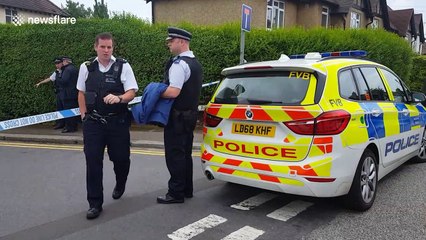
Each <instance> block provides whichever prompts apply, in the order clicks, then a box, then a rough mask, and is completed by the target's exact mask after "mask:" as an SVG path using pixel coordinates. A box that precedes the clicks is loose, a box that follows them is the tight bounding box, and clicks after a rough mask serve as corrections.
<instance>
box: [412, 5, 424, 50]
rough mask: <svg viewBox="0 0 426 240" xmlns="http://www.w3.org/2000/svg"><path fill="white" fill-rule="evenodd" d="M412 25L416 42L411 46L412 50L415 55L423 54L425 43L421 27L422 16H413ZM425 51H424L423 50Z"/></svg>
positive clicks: (422, 27) (419, 14)
mask: <svg viewBox="0 0 426 240" xmlns="http://www.w3.org/2000/svg"><path fill="white" fill-rule="evenodd" d="M414 24H415V26H416V31H417V32H416V35H417V37H416V40H415V42H414V44H413V50H414V51H415V52H416V53H419V54H423V51H424V43H425V32H424V26H423V14H421V13H418V14H414ZM425 50H426V49H425Z"/></svg>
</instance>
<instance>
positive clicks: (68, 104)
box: [61, 99, 79, 131]
mask: <svg viewBox="0 0 426 240" xmlns="http://www.w3.org/2000/svg"><path fill="white" fill-rule="evenodd" d="M61 102H62V106H63V109H72V108H77V107H78V101H77V99H61ZM78 118H79V116H76V117H70V118H65V119H64V120H65V121H64V124H65V128H66V129H68V130H72V131H73V130H77V124H78Z"/></svg>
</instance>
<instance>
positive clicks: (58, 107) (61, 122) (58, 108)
mask: <svg viewBox="0 0 426 240" xmlns="http://www.w3.org/2000/svg"><path fill="white" fill-rule="evenodd" d="M64 109H65V108H64V104H63V102H62V100H61V98H60V96H59V94H58V93H57V94H56V111H62V110H64ZM55 125H58V126H60V127H65V119H58V120H56V123H55Z"/></svg>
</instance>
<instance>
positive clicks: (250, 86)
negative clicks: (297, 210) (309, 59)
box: [214, 72, 316, 106]
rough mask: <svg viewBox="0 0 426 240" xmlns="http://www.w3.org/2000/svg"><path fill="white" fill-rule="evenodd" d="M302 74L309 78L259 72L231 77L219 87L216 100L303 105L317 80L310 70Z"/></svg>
mask: <svg viewBox="0 0 426 240" xmlns="http://www.w3.org/2000/svg"><path fill="white" fill-rule="evenodd" d="M293 73H294V72H293ZM300 74H301V75H304V76H305V75H307V76H309V81H307V80H306V79H302V78H298V77H296V76H294V74H292V73H290V72H256V73H246V74H238V75H232V76H228V77H227V78H225V79H224V80H223V81H222V83H221V85H220V86H219V89H218V90H217V92H218V94H217V95H216V97H215V99H214V102H215V103H220V104H262V105H275V106H282V105H300V104H301V102H302V101H303V100H304V99H305V96H306V93H307V92H308V87H309V83H310V82H311V81H316V80H315V77H313V76H312V75H311V74H310V73H303V72H300Z"/></svg>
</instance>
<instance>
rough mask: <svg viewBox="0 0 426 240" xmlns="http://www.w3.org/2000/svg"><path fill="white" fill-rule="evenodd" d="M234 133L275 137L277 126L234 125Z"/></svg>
mask: <svg viewBox="0 0 426 240" xmlns="http://www.w3.org/2000/svg"><path fill="white" fill-rule="evenodd" d="M232 133H235V134H243V135H252V136H253V135H254V136H261V137H274V136H275V126H270V125H262V124H247V123H232Z"/></svg>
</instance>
